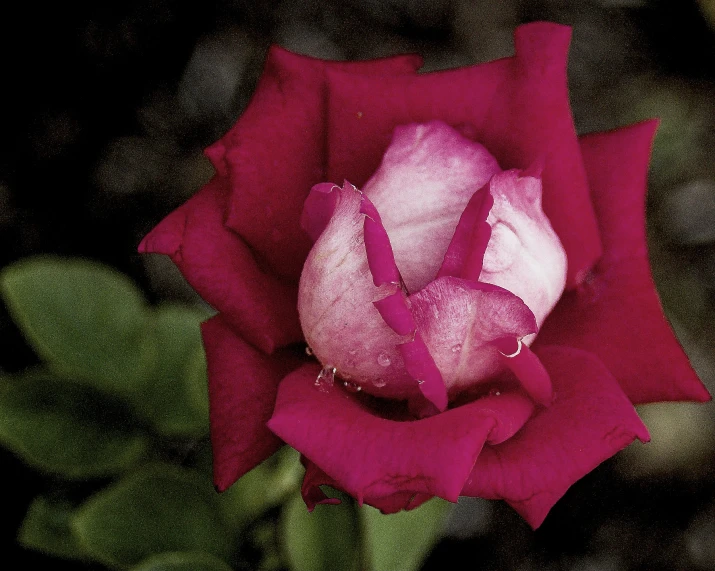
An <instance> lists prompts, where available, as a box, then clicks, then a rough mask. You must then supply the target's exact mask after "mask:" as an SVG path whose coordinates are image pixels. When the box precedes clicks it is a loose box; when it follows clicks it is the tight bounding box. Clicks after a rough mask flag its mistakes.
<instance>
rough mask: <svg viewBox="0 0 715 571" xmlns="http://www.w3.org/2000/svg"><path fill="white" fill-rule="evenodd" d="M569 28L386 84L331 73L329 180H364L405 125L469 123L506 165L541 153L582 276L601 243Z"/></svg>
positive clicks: (576, 275)
mask: <svg viewBox="0 0 715 571" xmlns="http://www.w3.org/2000/svg"><path fill="white" fill-rule="evenodd" d="M570 35H571V33H570V30H569V29H568V28H565V27H563V26H558V25H555V24H548V23H533V24H527V25H525V26H521V27H519V28H518V29H517V30H516V34H515V44H516V55H515V56H514V57H512V58H507V59H502V60H497V61H494V62H490V63H488V64H483V65H479V66H474V67H468V68H462V69H458V70H451V71H446V72H439V73H432V74H423V75H417V76H408V75H405V76H401V77H386V78H382V79H380V80H379V81H378V80H375V79H374V78H362V77H355V76H352V75H348V74H345V73H341V72H340V71H335V70H331V71H329V72H328V82H329V101H328V170H327V178H328V180H343V178H349V179H350V180H351V181H352V182H353V183H355V184H357V185H358V186H362V185H363V184H364V182H365V181H367V179H368V177H369V176H370V175H371V174H372V173H373V172H374V171H375V170H376V169H377V167H378V165H379V164H380V160H381V158H382V156H383V154H384V152H385V150H386V149H387V147H388V145H389V142H390V137H391V135H392V132H393V130H394V128H395V127H396V126H398V125H404V124H408V123H424V122H427V121H430V120H433V119H439V120H441V121H444V122H446V123H447V124H449V125H453V126H457V125H462V124H467V125H469V126H470V128H471V130H472V132H473V133H474V138H475V140H477V141H479V142H480V143H481V144H483V145H484V146H485V147H486V148H487V149H488V150H489V152H491V153H492V154H493V155H494V156H495V157H496V158H497V160H498V161H499V164H500V165H501V166H502V167H503V168H522V169H523V168H527V167H529V166H531V165H532V164H533V163H534V162H535V161H537V160H539V159H540V158H543V161H544V171H543V180H544V210H545V212H546V214H547V215H548V217H549V219H550V220H551V223H552V225H553V227H554V229H555V230H556V233H557V234H558V236H559V238H560V239H561V242H562V243H563V245H564V248H565V250H566V253H567V254H568V260H569V263H568V271H569V274H568V283H569V285H570V286H573V285H576V284H578V283H580V282H581V281H582V280H583V278H584V277H585V275H586V273H587V272H588V270H589V269H591V267H592V266H593V265H594V263H595V262H596V260H597V259H598V258H599V256H600V254H601V246H600V238H599V234H598V227H597V223H596V218H595V215H594V212H593V207H592V205H591V201H590V197H589V193H588V184H587V181H586V176H585V171H584V167H583V163H582V160H581V153H580V148H579V145H578V141H577V139H576V132H575V130H574V126H573V121H572V118H571V111H570V108H569V101H568V90H567V87H566V59H567V50H568V44H569V39H570ZM475 190H476V189H475ZM378 207H379V205H378ZM388 230H389V228H388Z"/></svg>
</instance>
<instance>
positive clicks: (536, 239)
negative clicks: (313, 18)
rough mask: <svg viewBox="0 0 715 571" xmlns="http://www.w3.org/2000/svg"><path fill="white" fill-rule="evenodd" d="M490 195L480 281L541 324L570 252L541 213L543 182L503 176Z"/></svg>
mask: <svg viewBox="0 0 715 571" xmlns="http://www.w3.org/2000/svg"><path fill="white" fill-rule="evenodd" d="M489 192H490V194H491V196H492V197H493V199H494V204H493V206H492V208H491V210H490V211H489V216H488V217H487V222H489V224H490V226H491V235H490V238H489V243H488V245H487V249H486V250H485V252H484V258H483V262H482V272H481V274H480V275H479V281H482V282H487V283H491V284H494V285H498V286H500V287H502V288H504V289H507V290H509V291H510V292H512V293H513V294H514V295H516V296H518V297H520V298H521V299H522V300H523V301H524V303H526V305H528V306H529V309H531V311H532V312H533V313H534V316H535V317H536V322H537V323H538V324H539V325H540V324H541V323H543V322H544V319H545V318H546V316H547V315H548V314H549V313H550V312H551V310H552V309H553V308H554V306H555V305H556V302H557V301H558V300H559V298H560V297H561V294H562V293H563V291H564V285H565V283H566V253H565V252H564V249H563V247H562V245H561V242H560V241H559V238H558V236H557V235H556V234H555V233H554V230H553V228H552V227H551V224H550V223H549V219H548V218H547V217H546V216H545V214H544V211H543V210H542V209H541V181H540V180H539V179H538V178H534V177H531V176H523V174H522V173H521V172H520V171H516V170H511V171H504V172H501V173H498V174H496V175H494V176H493V177H492V179H491V180H490V181H489ZM526 276H528V279H525V277H526Z"/></svg>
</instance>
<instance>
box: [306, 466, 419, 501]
mask: <svg viewBox="0 0 715 571" xmlns="http://www.w3.org/2000/svg"><path fill="white" fill-rule="evenodd" d="M303 464H304V465H305V478H304V479H303V486H302V487H301V493H302V495H303V501H305V505H306V506H308V511H313V508H314V507H315V506H316V505H317V504H339V503H340V500H338V499H337V498H330V497H328V496H326V495H325V493H324V492H323V491H322V490H321V489H320V486H330V487H332V488H335V489H340V485H339V484H338V482H336V481H335V480H333V479H332V478H331V477H330V476H328V475H327V474H326V473H325V472H323V471H322V470H321V469H320V468H318V467H317V466H316V465H315V464H313V463H312V462H311V461H310V460H306V459H304V460H303ZM432 497H433V496H430V495H428V494H414V493H412V492H395V493H394V494H392V495H390V496H384V497H375V498H364V500H363V501H364V503H366V504H369V505H371V506H373V507H376V508H377V509H379V510H380V511H381V512H382V513H384V514H392V513H397V512H399V511H402V510H413V509H415V508H417V507H419V506H421V505H422V504H423V503H425V502H426V501H427V500H430V499H432Z"/></svg>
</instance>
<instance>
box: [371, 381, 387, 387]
mask: <svg viewBox="0 0 715 571" xmlns="http://www.w3.org/2000/svg"><path fill="white" fill-rule="evenodd" d="M372 384H373V385H375V386H376V387H377V388H378V389H381V388H382V387H384V386H385V385H386V384H387V381H386V380H385V379H380V378H377V379H375V380H374V381H373V382H372Z"/></svg>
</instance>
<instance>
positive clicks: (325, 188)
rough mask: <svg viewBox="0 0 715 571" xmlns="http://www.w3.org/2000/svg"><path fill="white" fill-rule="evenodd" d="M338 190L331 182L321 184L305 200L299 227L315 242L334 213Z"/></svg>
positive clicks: (314, 187)
mask: <svg viewBox="0 0 715 571" xmlns="http://www.w3.org/2000/svg"><path fill="white" fill-rule="evenodd" d="M337 189H339V187H338V186H336V185H334V184H333V183H331V182H321V183H320V184H316V185H315V186H313V188H311V189H310V194H309V195H308V198H306V199H305V204H304V205H303V212H302V214H301V216H300V227H301V228H302V229H303V230H305V231H306V232H307V233H308V236H310V239H311V240H313V242H315V241H316V240H317V239H318V238H320V235H321V234H322V233H323V230H325V227H326V226H327V225H328V222H330V219H331V218H332V216H333V212H334V211H335V204H336V203H337V200H338V195H337V193H335V192H333V190H337Z"/></svg>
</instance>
